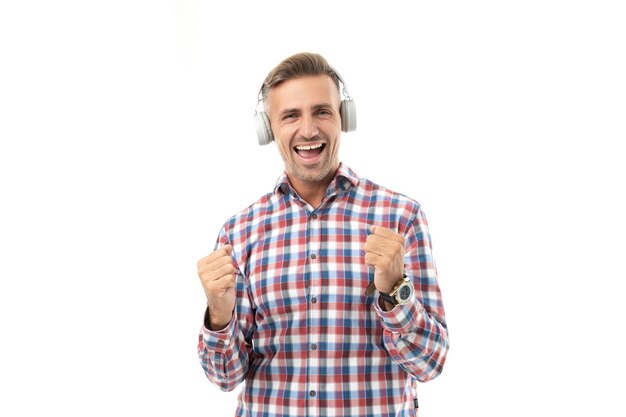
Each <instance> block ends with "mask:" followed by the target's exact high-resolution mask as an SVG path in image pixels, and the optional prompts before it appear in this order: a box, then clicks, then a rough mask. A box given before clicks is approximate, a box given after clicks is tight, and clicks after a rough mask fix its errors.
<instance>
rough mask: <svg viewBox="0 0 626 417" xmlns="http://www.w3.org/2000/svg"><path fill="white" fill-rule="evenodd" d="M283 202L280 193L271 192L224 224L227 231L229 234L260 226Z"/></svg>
mask: <svg viewBox="0 0 626 417" xmlns="http://www.w3.org/2000/svg"><path fill="white" fill-rule="evenodd" d="M282 200H283V198H282V195H281V194H280V193H276V192H271V193H267V194H265V195H263V196H262V197H261V198H259V199H258V200H257V201H255V202H254V203H252V204H250V205H249V206H248V207H246V208H244V209H243V210H241V211H240V212H239V213H237V214H234V215H233V216H231V217H230V218H229V219H228V220H226V222H225V223H224V229H225V231H226V232H227V233H228V232H229V231H234V230H237V229H241V228H242V227H244V228H249V227H250V226H251V225H253V224H255V223H256V224H258V222H259V221H260V220H261V219H262V218H264V217H266V215H267V214H268V213H272V212H273V211H274V210H275V209H276V207H277V206H279V205H280V204H281V203H282Z"/></svg>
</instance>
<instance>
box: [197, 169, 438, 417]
mask: <svg viewBox="0 0 626 417" xmlns="http://www.w3.org/2000/svg"><path fill="white" fill-rule="evenodd" d="M370 225H377V226H382V227H386V228H389V229H391V230H394V231H396V232H397V233H401V234H402V235H404V236H405V238H406V245H405V249H406V254H405V273H406V275H407V276H409V277H410V278H411V279H412V281H413V285H414V287H415V293H414V296H413V297H412V299H411V300H410V301H409V303H408V304H406V305H398V306H395V307H394V308H393V309H392V310H391V311H384V310H382V309H381V308H380V306H379V304H378V293H375V294H376V295H372V296H369V297H368V296H365V289H366V288H367V286H368V284H369V282H370V281H372V280H373V277H374V272H373V270H372V269H370V268H369V267H368V266H366V265H365V263H364V249H363V246H364V244H365V240H366V237H367V235H368V234H369V233H370V232H369V228H368V227H369V226H370ZM225 244H231V245H232V246H233V258H234V261H235V263H236V265H237V266H238V274H237V289H236V290H237V303H236V307H235V311H234V315H233V320H231V322H230V324H229V325H228V326H227V327H226V328H225V329H223V330H221V331H210V330H208V329H207V328H206V324H205V325H203V326H202V329H201V331H200V337H199V343H198V354H199V357H200V362H201V364H202V367H203V368H204V371H205V373H206V375H207V377H208V378H209V380H211V382H213V383H214V384H216V385H217V386H219V387H220V389H222V390H225V391H230V390H232V389H234V388H235V387H236V386H237V385H238V384H239V383H241V382H242V381H245V386H244V387H243V389H242V391H241V393H240V395H239V399H238V407H237V411H236V415H237V416H259V417H260V416H263V417H274V416H339V417H343V416H346V417H348V416H349V417H360V416H377V417H379V416H415V415H417V382H418V381H421V382H425V381H428V380H430V379H432V378H434V377H436V376H437V375H439V373H440V372H441V370H442V368H443V364H444V362H445V358H446V353H447V350H448V335H447V326H446V322H445V317H444V309H443V304H442V300H441V293H440V291H439V286H438V284H437V272H436V269H435V263H434V261H433V257H432V254H431V243H430V236H429V232H428V225H427V222H426V218H425V217H424V213H423V211H422V209H421V207H420V205H419V204H418V203H416V202H415V201H413V200H411V199H409V198H407V197H405V196H403V195H401V194H397V193H394V192H391V191H389V190H387V189H385V188H383V187H381V186H379V185H376V184H374V183H373V182H371V181H368V180H366V179H362V178H359V177H357V176H356V174H355V173H354V172H353V171H352V170H350V168H348V167H346V166H345V165H343V164H341V165H340V167H339V170H338V172H337V174H336V176H335V178H334V179H333V181H332V182H331V183H330V185H329V187H328V189H327V191H326V195H325V197H324V199H323V201H322V203H321V205H320V206H319V207H318V208H316V209H314V208H313V207H311V206H310V205H309V204H308V203H306V202H305V201H304V200H302V198H300V197H299V196H298V194H297V193H296V191H295V190H294V189H293V188H292V187H291V185H290V183H289V180H288V179H287V176H286V175H285V174H283V175H282V177H281V178H280V179H279V180H278V183H277V185H276V188H275V189H274V192H273V193H270V194H267V195H265V196H264V197H262V198H261V199H259V200H258V201H257V202H256V203H254V204H252V205H251V206H250V207H248V208H247V209H246V210H244V211H242V212H241V213H239V214H237V215H236V216H234V217H232V218H231V219H230V220H228V221H227V222H226V224H225V225H224V227H223V229H222V230H221V232H220V235H219V238H218V243H217V247H219V246H222V245H225ZM208 314H209V312H208V311H207V312H206V315H205V323H207V320H208Z"/></svg>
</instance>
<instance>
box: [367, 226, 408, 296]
mask: <svg viewBox="0 0 626 417" xmlns="http://www.w3.org/2000/svg"><path fill="white" fill-rule="evenodd" d="M370 232H372V234H370V235H369V236H368V237H367V240H366V241H365V264H366V265H369V266H373V267H374V268H375V269H376V271H375V272H374V285H375V286H376V289H377V290H378V291H380V292H384V293H387V294H389V293H390V292H391V291H392V290H393V288H394V287H395V285H396V284H397V283H398V281H400V280H401V279H402V277H403V276H404V236H402V235H400V234H398V233H396V232H394V231H392V230H389V229H385V228H384V227H380V226H370Z"/></svg>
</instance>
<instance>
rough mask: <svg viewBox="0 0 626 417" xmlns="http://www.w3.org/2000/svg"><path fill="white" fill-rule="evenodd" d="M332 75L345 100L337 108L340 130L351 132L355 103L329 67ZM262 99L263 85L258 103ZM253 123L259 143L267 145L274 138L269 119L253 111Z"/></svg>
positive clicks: (338, 76) (354, 122)
mask: <svg viewBox="0 0 626 417" xmlns="http://www.w3.org/2000/svg"><path fill="white" fill-rule="evenodd" d="M331 69H332V71H333V73H334V75H335V76H336V77H337V79H338V80H339V81H340V82H341V86H342V88H341V92H342V94H343V95H344V97H345V100H341V106H340V108H339V115H340V117H341V130H342V131H343V132H352V131H354V130H356V105H355V104H354V101H353V100H352V97H350V94H348V90H347V88H346V83H345V82H344V81H343V78H341V75H339V73H338V72H337V71H335V69H334V68H331ZM262 101H263V87H261V91H259V99H258V102H257V107H258V103H260V102H262ZM254 125H255V127H256V135H257V138H258V139H259V145H267V144H269V143H270V142H272V141H273V140H274V134H273V133H272V127H271V126H270V120H269V118H268V117H267V114H265V112H264V111H256V110H255V111H254Z"/></svg>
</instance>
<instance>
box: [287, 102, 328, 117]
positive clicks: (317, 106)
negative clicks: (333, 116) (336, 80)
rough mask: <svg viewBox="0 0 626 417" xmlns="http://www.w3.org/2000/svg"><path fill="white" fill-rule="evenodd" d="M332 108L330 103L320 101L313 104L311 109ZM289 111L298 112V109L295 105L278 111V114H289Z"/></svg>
mask: <svg viewBox="0 0 626 417" xmlns="http://www.w3.org/2000/svg"><path fill="white" fill-rule="evenodd" d="M332 108H333V106H332V105H331V104H330V103H320V104H316V105H315V106H313V110H319V109H332ZM289 113H300V109H298V108H295V107H294V108H291V109H285V110H283V111H281V112H280V115H281V116H284V115H285V114H289Z"/></svg>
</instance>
